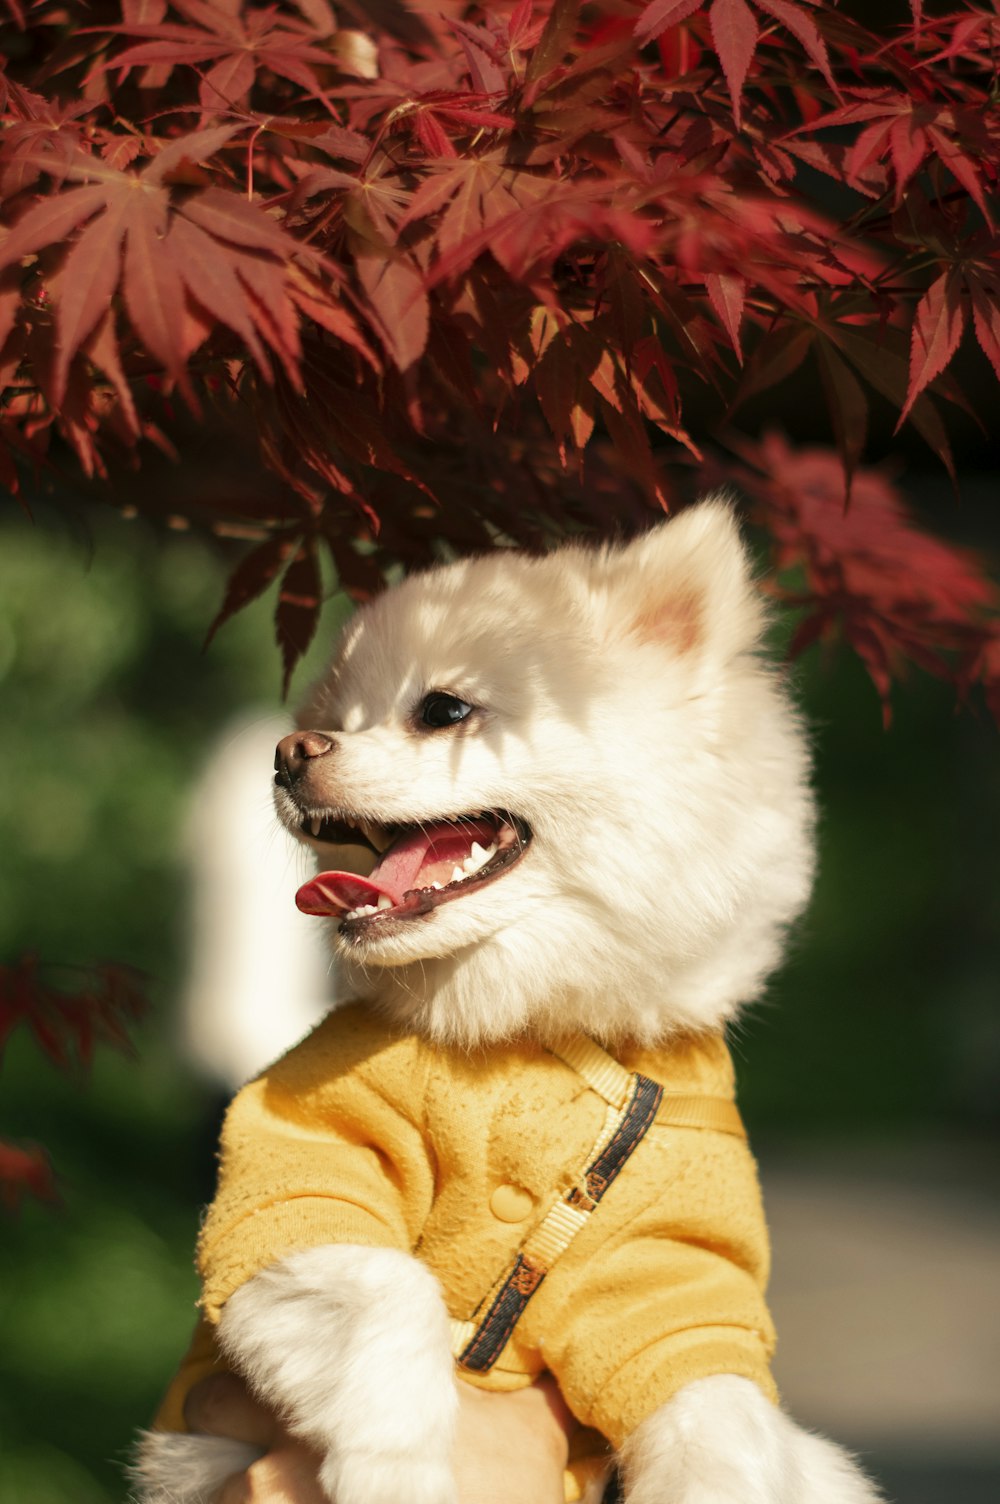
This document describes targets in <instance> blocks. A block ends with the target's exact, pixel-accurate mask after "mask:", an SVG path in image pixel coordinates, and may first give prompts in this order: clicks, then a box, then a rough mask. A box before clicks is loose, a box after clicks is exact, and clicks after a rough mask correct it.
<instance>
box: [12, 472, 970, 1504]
mask: <svg viewBox="0 0 1000 1504" xmlns="http://www.w3.org/2000/svg"><path fill="white" fill-rule="evenodd" d="M971 494H972V501H971V502H969V501H968V500H967V502H966V507H965V510H964V512H963V513H961V514H956V517H953V518H951V519H950V521H951V525H952V526H957V527H959V528H960V529H962V530H964V531H965V532H966V533H967V534H968V536H970V537H971V538H973V539H975V540H976V541H978V542H979V543H980V544H987V545H990V544H992V546H994V547H995V544H996V539H997V532H996V522H995V517H996V510H995V497H994V496H993V495H992V494H991V490H990V486H989V485H988V484H987V483H986V482H985V481H982V482H980V483H979V484H978V486H977V484H976V483H975V482H973V484H972V487H971ZM7 506H8V510H7V512H6V514H4V515H3V516H2V518H0V707H2V708H0V767H2V770H3V776H2V779H0V851H2V853H3V860H2V863H0V958H3V959H4V960H14V959H15V958H16V957H17V956H18V955H19V954H21V953H23V952H24V951H29V950H33V951H37V952H38V953H39V954H40V955H41V956H42V957H43V958H44V959H45V960H46V961H48V962H53V963H80V964H89V963H92V962H95V961H99V960H102V959H113V960H116V961H123V962H128V963H131V964H133V965H135V966H137V967H139V968H141V969H142V970H143V971H144V972H145V973H147V974H148V977H149V979H150V993H151V997H152V1000H153V1005H154V1006H153V1009H152V1013H151V1015H150V1017H149V1019H148V1021H147V1022H146V1023H145V1024H144V1025H143V1027H142V1028H141V1029H140V1030H139V1031H138V1034H137V1045H138V1051H139V1055H138V1059H137V1060H136V1061H134V1062H130V1061H127V1060H124V1059H122V1058H119V1057H117V1056H115V1055H113V1054H111V1053H110V1052H108V1051H106V1050H105V1051H101V1052H99V1054H98V1057H97V1059H96V1061H95V1063H94V1066H93V1069H92V1071H91V1073H90V1075H89V1077H88V1078H87V1079H86V1080H84V1079H74V1078H73V1077H71V1076H67V1075H63V1074H60V1073H58V1072H57V1071H55V1070H54V1069H53V1068H52V1067H51V1066H50V1065H49V1064H48V1063H47V1062H46V1061H45V1060H43V1059H42V1058H41V1056H40V1054H39V1051H38V1050H37V1048H36V1047H35V1046H34V1044H33V1043H32V1041H31V1040H30V1039H28V1038H26V1037H24V1038H22V1037H17V1036H16V1037H15V1038H14V1039H13V1041H12V1043H11V1045H10V1046H9V1049H8V1051H7V1054H6V1057H5V1059H4V1060H3V1062H2V1068H0V1135H3V1136H5V1137H8V1138H12V1139H15V1140H20V1141H22V1142H27V1141H34V1142H39V1143H42V1144H44V1145H45V1146H46V1147H47V1148H48V1149H49V1151H50V1152H51V1155H52V1157H53V1160H54V1162H55V1165H56V1167H57V1170H58V1173H59V1178H60V1186H61V1191H62V1195H63V1204H62V1206H61V1207H59V1208H52V1207H50V1206H43V1205H38V1204H35V1203H33V1202H31V1201H28V1202H26V1203H25V1204H24V1206H23V1207H22V1209H21V1211H20V1212H19V1214H18V1215H17V1216H16V1217H12V1216H9V1215H8V1216H5V1215H4V1214H2V1213H0V1306H2V1310H0V1332H2V1334H3V1339H2V1342H0V1504H119V1501H121V1500H122V1498H123V1497H124V1494H125V1488H124V1485H123V1483H122V1478H121V1471H120V1467H121V1462H122V1459H123V1457H124V1456H125V1453H126V1451H127V1447H128V1442H129V1437H130V1434H131V1433H132V1431H133V1429H134V1428H135V1426H136V1425H139V1424H142V1423H144V1422H145V1421H146V1420H147V1419H148V1418H149V1416H150V1414H151V1412H152V1410H153V1408H154V1406H155V1403H156V1401H157V1398H158V1396H159V1393H160V1392H161V1390H162V1387H163V1385H164V1383H165V1380H166V1379H167V1377H168V1376H169V1374H170V1372H171V1369H172V1366H173V1364H174V1363H175V1361H176V1359H177V1357H178V1355H179V1352H180V1351H181V1349H182V1348H183V1346H184V1343H185V1338H186V1334H187V1330H188V1327H189V1324H190V1319H191V1315H192V1308H193V1302H194V1298H195V1280H194V1276H193V1272H192V1263H191V1255H192V1247H193V1242H194V1237H195V1232H196V1228H197V1222H198V1213H199V1202H200V1200H202V1199H204V1197H205V1196H206V1194H207V1189H206V1187H207V1186H208V1184H209V1177H210V1164H211V1161H210V1149H209V1148H208V1143H209V1138H208V1133H209V1123H210V1122H211V1120H212V1115H213V1113H214V1111H215V1107H216V1104H215V1101H214V1099H213V1096H212V1093H211V1090H210V1089H209V1088H208V1087H207V1086H205V1085H204V1084H201V1083H199V1082H198V1081H196V1080H195V1079H193V1078H192V1075H191V1073H190V1071H189V1070H188V1069H186V1068H185V1066H184V1065H183V1064H182V1062H181V1061H180V1060H179V1059H178V1053H177V1049H176V1045H175V1029H174V1024H173V1010H174V1008H175V1005H176V1000H177V996H178V991H179V988H180V986H181V983H182V979H183V976H184V968H185V956H186V933H187V904H186V895H185V878H184V872H183V866H182V862H181V858H180V854H179V839H178V832H179V829H180V827H181V825H182V822H183V816H184V812H185V808H186V803H187V799H188V796H189V793H190V790H191V788H192V785H193V783H194V781H195V779H196V777H197V774H198V772H199V769H200V768H201V766H202V764H203V761H204V759H205V757H206V754H207V751H208V749H209V746H210V744H211V743H212V742H213V741H215V740H217V738H218V735H219V733H220V731H221V729H222V727H223V726H224V725H225V723H226V722H227V720H228V719H229V718H230V717H231V716H233V715H234V714H236V713H242V712H245V711H246V709H247V707H248V706H260V707H262V709H264V710H266V709H267V708H268V707H275V706H276V704H277V691H278V685H279V681H280V669H279V665H278V659H277V652H276V650H275V648H274V646H273V643H272V638H271V621H270V612H269V610H268V608H267V606H266V604H258V605H256V606H253V607H251V608H249V609H248V610H246V611H244V612H242V613H241V614H240V615H239V616H238V617H237V618H236V619H235V620H234V621H232V622H231V623H229V624H228V625H227V626H226V627H225V628H223V630H222V631H221V633H220V634H219V636H218V637H217V639H216V640H215V641H214V642H213V644H212V646H211V648H210V649H209V651H208V652H207V653H205V652H203V651H202V647H201V644H202V642H203V639H204V636H205V631H206V627H207V625H208V623H209V622H210V621H211V619H212V617H213V615H214V613H215V611H216V609H217V607H218V604H219V601H220V600H221V594H222V585H223V580H224V575H225V569H226V560H225V559H224V558H223V557H221V556H220V554H219V552H218V549H217V548H216V547H215V546H214V545H210V544H209V543H207V542H206V541H204V540H202V539H200V538H198V537H196V536H194V535H192V534H190V533H169V532H166V533H164V532H159V533H155V532H153V531H152V530H150V529H148V528H146V527H145V526H144V525H142V524H140V523H138V522H132V523H127V522H124V521H122V520H120V519H118V518H117V517H115V516H112V515H109V514H104V513H92V512H88V511H80V512H76V513H73V512H68V513H64V512H60V511H51V512H48V511H44V510H43V511H42V512H41V513H40V514H39V516H38V518H37V520H36V521H35V522H34V523H32V522H29V521H28V520H27V519H26V518H25V517H24V516H23V515H22V514H21V513H19V511H18V510H17V508H16V506H15V505H14V504H13V503H8V504H7ZM948 506H949V503H948V502H947V501H945V502H943V503H942V504H941V506H939V508H938V509H937V515H938V518H939V519H940V518H944V520H945V521H949V516H950V514H949V513H948ZM341 609H342V607H341V604H340V603H336V602H335V603H333V604H332V607H331V610H330V612H329V615H330V616H331V617H336V616H337V615H338V614H339V612H340V610H341ZM321 636H324V634H321ZM329 636H330V633H329V632H327V633H326V634H325V636H324V640H323V641H322V642H321V643H320V644H319V645H318V648H317V652H318V653H319V654H320V655H321V654H322V652H323V651H325V649H326V647H327V646H328V641H329ZM312 658H313V661H315V658H316V654H314V655H312ZM308 672H309V668H308V666H307V667H306V668H305V670H304V671H303V672H302V673H300V675H299V676H298V681H297V682H298V683H299V684H300V685H301V684H302V683H303V682H305V678H306V677H307V675H308ZM795 673H796V678H797V680H798V682H799V685H800V689H801V696H802V699H803V701H804V704H805V707H806V710H807V713H808V715H809V717H810V720H811V722H812V725H813V727H814V729H815V738H816V754H817V773H818V783H819V791H820V798H821V802H822V806H823V811H824V816H823V829H822V868H821V877H820V881H819V886H818V890H817V894H816V899H815V902H814V903H813V905H812V908H811V910H810V912H809V914H808V916H807V918H806V920H805V922H804V923H803V925H802V926H801V928H800V930H799V931H798V934H797V938H796V942H795V946H794V951H793V955H792V958H791V961H790V964H789V965H788V966H787V968H786V969H785V971H784V972H783V973H782V975H781V977H780V978H779V979H778V980H777V981H776V982H775V984H774V986H773V987H772V989H771V992H770V994H769V996H768V999H767V1000H766V1001H765V1002H764V1003H763V1004H762V1005H761V1006H760V1007H758V1008H757V1009H756V1010H755V1011H754V1013H753V1015H752V1017H751V1018H750V1019H748V1020H747V1021H746V1022H745V1023H744V1024H743V1025H742V1026H741V1028H740V1030H739V1032H738V1034H737V1036H736V1040H735V1045H736V1054H737V1061H738V1067H739V1070H740V1075H741V1080H742V1099H743V1103H744V1106H745V1110H746V1115H747V1118H748V1120H749V1123H750V1126H751V1131H752V1133H753V1135H754V1138H755V1141H756V1143H757V1144H758V1147H760V1148H762V1150H763V1159H764V1164H765V1182H767V1165H768V1163H769V1162H770V1160H771V1159H773V1161H774V1163H775V1164H776V1166H778V1167H779V1170H780V1167H781V1166H782V1165H787V1164H788V1163H789V1162H790V1161H791V1162H792V1163H793V1165H798V1164H800V1163H801V1162H803V1161H802V1156H803V1155H805V1156H806V1158H808V1156H809V1154H810V1153H812V1152H813V1149H815V1151H816V1152H817V1153H820V1154H822V1155H826V1156H828V1157H829V1156H833V1157H834V1159H836V1158H837V1157H838V1156H845V1157H846V1158H845V1162H848V1163H851V1164H860V1165H861V1166H862V1167H863V1168H864V1167H865V1166H870V1165H872V1164H876V1163H881V1162H882V1161H880V1160H879V1156H880V1155H882V1156H883V1157H884V1156H886V1155H888V1160H887V1161H886V1162H887V1163H891V1164H892V1165H894V1166H898V1165H899V1164H900V1163H904V1164H907V1165H910V1166H911V1167H912V1166H914V1165H916V1167H917V1169H918V1170H919V1166H920V1163H921V1162H922V1159H923V1156H924V1153H925V1149H926V1146H927V1145H929V1144H934V1145H936V1146H938V1148H939V1149H940V1148H941V1146H944V1152H945V1160H944V1161H943V1163H944V1164H945V1170H944V1171H943V1173H944V1175H945V1178H949V1176H950V1171H949V1170H948V1168H947V1166H948V1165H951V1164H953V1163H961V1165H962V1166H963V1167H964V1169H965V1171H967V1172H968V1174H969V1176H970V1177H971V1179H972V1181H973V1182H974V1194H975V1196H976V1197H980V1198H982V1199H983V1204H985V1198H987V1197H988V1196H990V1195H991V1194H993V1191H992V1188H991V1187H990V1186H989V1184H988V1181H987V1174H988V1173H992V1172H991V1171H990V1172H987V1170H986V1169H985V1168H983V1167H984V1166H985V1165H986V1164H988V1163H992V1164H993V1165H995V1162H996V1154H995V1147H996V1143H997V1138H998V1129H1000V1100H998V1090H997V1083H998V1081H1000V1009H998V1006H997V1002H998V996H997V994H998V985H997V979H998V976H1000V966H998V961H1000V955H998V935H1000V922H998V921H1000V894H998V884H997V871H998V848H1000V841H998V835H1000V782H998V778H997V772H998V768H1000V758H998V749H1000V741H998V737H997V733H996V730H995V728H993V727H991V726H990V724H989V723H988V721H987V720H986V718H985V717H984V716H982V715H977V714H975V713H971V712H968V711H966V712H963V713H961V714H956V711H955V707H954V703H953V696H952V693H951V691H949V690H948V688H947V687H945V686H942V685H940V684H937V683H936V682H933V681H931V680H929V679H926V678H922V677H915V678H914V679H913V681H912V682H910V683H908V684H907V685H906V686H904V687H903V688H902V689H900V690H899V691H897V693H896V695H895V703H894V721H893V726H892V729H891V730H890V731H889V732H888V733H884V732H883V730H882V726H881V716H880V710H879V706H878V703H877V700H876V696H875V693H874V690H873V689H872V688H871V686H870V684H869V683H868V681H867V679H866V677H865V675H864V673H863V671H862V669H861V668H860V667H859V666H858V664H857V663H856V662H854V661H853V660H852V659H850V658H849V657H848V656H847V655H846V654H843V653H835V654H832V655H824V654H822V653H820V652H819V651H817V650H814V651H812V652H811V653H810V654H809V655H808V656H807V658H806V659H805V660H804V661H803V662H802V663H801V664H800V665H799V666H798V667H797V669H796V670H795ZM892 1173H896V1172H895V1171H892ZM779 1180H780V1175H779ZM943 1277H948V1276H947V1272H946V1271H943ZM914 1319H915V1320H919V1319H920V1313H919V1312H914ZM998 1360H1000V1354H998ZM808 1418H809V1419H812V1418H813V1417H811V1416H810V1417H808ZM822 1419H823V1417H822V1416H818V1417H816V1420H817V1423H819V1422H820V1421H822ZM998 1423H1000V1416H998ZM998 1435H1000V1424H998ZM844 1439H846V1440H848V1441H850V1440H852V1439H853V1438H852V1437H850V1436H847V1437H846V1438H844ZM861 1440H862V1441H864V1438H863V1437H862V1438H861ZM875 1445H876V1449H877V1446H878V1437H877V1436H876V1442H875ZM963 1446H964V1443H963V1442H962V1438H961V1436H957V1437H956V1444H955V1448H954V1450H955V1453H956V1455H957V1454H958V1453H959V1452H961V1450H962V1448H963ZM946 1450H947V1449H946ZM987 1452H988V1449H987ZM998 1454H1000V1443H998ZM977 1455H978V1454H977ZM938 1461H939V1462H940V1458H939V1459H938ZM994 1462H995V1459H994V1460H991V1459H990V1456H989V1455H987V1454H986V1453H983V1456H982V1457H981V1458H980V1460H979V1462H977V1464H976V1466H977V1467H978V1469H979V1471H978V1473H977V1474H976V1477H977V1478H979V1480H980V1483H982V1484H983V1485H984V1487H985V1488H986V1489H987V1490H988V1491H989V1490H994V1491H993V1492H992V1493H988V1492H983V1493H981V1494H980V1493H974V1489H973V1485H971V1484H970V1489H969V1490H968V1491H967V1492H966V1493H965V1494H962V1493H961V1490H960V1489H959V1490H957V1491H956V1487H955V1485H954V1482H952V1483H947V1482H945V1483H942V1484H941V1486H940V1488H939V1489H938V1491H937V1492H935V1491H934V1489H935V1487H937V1485H935V1484H933V1482H931V1483H927V1482H926V1478H930V1477H931V1475H932V1474H933V1470H934V1466H935V1465H937V1464H935V1462H934V1459H933V1458H931V1459H930V1460H929V1461H928V1460H927V1459H925V1466H924V1469H923V1473H921V1470H920V1467H919V1466H917V1465H916V1464H915V1465H914V1467H913V1468H911V1471H910V1473H908V1474H906V1473H905V1464H906V1458H900V1457H897V1458H896V1464H898V1465H899V1467H902V1468H903V1471H902V1472H899V1473H898V1478H904V1474H905V1477H906V1478H908V1479H909V1485H900V1486H910V1485H912V1492H911V1493H910V1494H909V1495H907V1497H910V1498H912V1499H913V1500H914V1501H916V1500H918V1499H920V1500H923V1499H927V1500H931V1499H933V1500H934V1501H935V1504H937V1501H938V1500H941V1504H944V1501H945V1500H947V1501H948V1504H960V1501H961V1500H964V1499H965V1498H968V1499H969V1500H972V1499H973V1497H975V1498H976V1499H978V1498H980V1497H982V1498H983V1499H985V1498H986V1497H988V1496H990V1497H994V1498H995V1497H997V1493H996V1491H995V1488H996V1485H997V1479H998V1477H1000V1474H998V1473H997V1471H996V1469H995V1466H994ZM896 1464H894V1463H893V1459H892V1458H891V1457H890V1458H888V1460H887V1461H886V1462H885V1475H886V1476H887V1477H888V1478H889V1480H890V1484H891V1483H892V1477H893V1475H892V1468H893V1466H894V1465H896ZM925 1475H926V1476H925ZM921 1477H924V1478H925V1481H924V1483H921V1482H920V1478H921ZM991 1479H992V1482H991V1481H990V1480H991ZM984 1480H985V1482H984ZM977 1486H978V1485H977ZM921 1490H923V1491H921Z"/></svg>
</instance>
